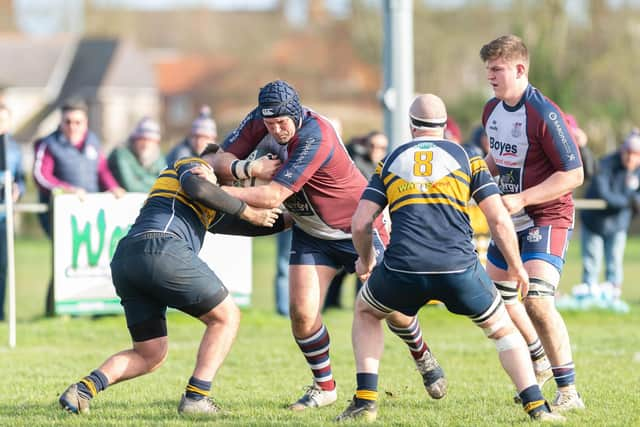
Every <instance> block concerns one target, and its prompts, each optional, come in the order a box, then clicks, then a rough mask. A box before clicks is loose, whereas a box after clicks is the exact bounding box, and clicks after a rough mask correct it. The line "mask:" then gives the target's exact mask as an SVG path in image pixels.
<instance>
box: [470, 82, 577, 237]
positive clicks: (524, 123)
mask: <svg viewBox="0 0 640 427" xmlns="http://www.w3.org/2000/svg"><path fill="white" fill-rule="evenodd" d="M482 124H483V125H484V128H485V131H486V132H487V136H488V138H489V147H490V148H489V149H490V152H491V155H492V157H493V158H494V160H495V162H496V166H497V167H498V171H499V175H500V176H499V183H498V184H499V187H500V190H501V191H502V192H503V193H504V194H514V193H520V192H522V191H523V190H526V189H527V188H530V187H533V186H535V185H538V184H540V183H541V182H543V181H544V180H545V179H547V178H548V177H549V176H551V175H552V174H553V173H554V172H557V171H569V170H572V169H576V168H579V167H582V160H581V159H580V152H579V149H578V146H577V144H576V143H575V141H574V139H573V137H572V136H571V133H570V132H569V130H568V127H567V124H566V122H565V119H564V114H563V113H562V111H561V110H560V108H558V106H557V105H555V104H554V103H553V102H552V101H551V100H549V99H548V98H546V97H545V96H544V95H542V93H540V91H538V90H537V89H536V88H534V87H533V86H531V85H529V86H528V87H527V89H526V91H525V93H524V94H523V96H522V99H521V100H520V102H519V103H518V104H517V105H516V106H514V107H510V106H509V105H507V104H505V103H504V102H502V101H500V100H498V99H496V98H493V99H491V100H490V101H489V102H487V104H486V105H485V107H484V112H483V114H482ZM512 218H513V222H514V225H515V226H516V230H517V231H521V230H524V229H526V228H529V227H532V226H534V225H553V226H557V227H567V228H571V227H573V220H574V207H573V198H572V196H571V192H568V193H566V194H563V195H562V196H560V197H559V198H557V199H554V200H551V201H549V202H546V203H541V204H539V205H531V206H527V207H525V208H524V210H523V211H521V212H518V213H516V214H514V215H513V216H512Z"/></svg>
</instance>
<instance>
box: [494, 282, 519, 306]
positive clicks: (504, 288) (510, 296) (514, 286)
mask: <svg viewBox="0 0 640 427" xmlns="http://www.w3.org/2000/svg"><path fill="white" fill-rule="evenodd" d="M493 284H494V285H495V287H496V289H498V292H500V295H501V296H502V300H503V301H504V303H505V304H507V305H510V304H515V303H517V302H518V283H517V282H513V281H508V280H505V281H498V282H493Z"/></svg>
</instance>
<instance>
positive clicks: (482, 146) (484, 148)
mask: <svg viewBox="0 0 640 427" xmlns="http://www.w3.org/2000/svg"><path fill="white" fill-rule="evenodd" d="M462 148H464V150H465V151H466V152H467V154H468V155H469V157H475V156H480V157H482V158H484V156H486V155H487V153H488V152H489V139H488V138H487V133H486V132H485V131H484V127H483V126H482V125H478V126H476V127H475V128H473V130H472V131H471V137H470V138H469V141H467V142H465V143H464V144H462Z"/></svg>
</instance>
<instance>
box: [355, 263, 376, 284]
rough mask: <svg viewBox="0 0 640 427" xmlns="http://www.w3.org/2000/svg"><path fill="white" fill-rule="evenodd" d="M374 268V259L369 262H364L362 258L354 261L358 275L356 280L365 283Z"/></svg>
mask: <svg viewBox="0 0 640 427" xmlns="http://www.w3.org/2000/svg"><path fill="white" fill-rule="evenodd" d="M375 266H376V260H375V258H374V259H373V260H372V261H371V262H365V261H363V260H362V258H360V257H358V259H357V260H356V274H357V275H358V279H360V281H361V282H362V283H364V282H366V281H367V279H369V276H371V272H372V271H373V268H374V267H375Z"/></svg>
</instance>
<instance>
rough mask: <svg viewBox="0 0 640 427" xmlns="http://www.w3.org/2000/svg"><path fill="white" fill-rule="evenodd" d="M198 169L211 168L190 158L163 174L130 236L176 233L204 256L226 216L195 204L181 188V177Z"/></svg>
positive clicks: (203, 162) (157, 180)
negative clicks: (207, 238)
mask: <svg viewBox="0 0 640 427" xmlns="http://www.w3.org/2000/svg"><path fill="white" fill-rule="evenodd" d="M198 165H205V166H207V167H209V165H208V164H207V162H205V161H204V160H202V159H201V158H198V157H189V158H184V159H180V160H178V161H176V162H175V164H174V165H173V166H170V167H168V168H166V169H165V170H163V171H162V172H161V173H160V175H159V176H158V178H157V179H156V182H155V183H154V184H153V187H151V191H150V192H149V196H148V197H147V200H145V202H144V205H143V207H142V209H140V213H139V214H138V217H137V218H136V220H135V222H134V224H133V225H132V226H131V229H130V230H129V233H128V236H134V235H136V234H139V233H143V232H147V231H162V232H167V233H173V234H175V235H177V236H178V237H180V238H182V239H184V240H185V241H187V242H188V243H189V245H190V246H191V249H193V251H194V252H195V253H198V252H200V248H201V247H202V241H203V240H204V235H205V232H206V231H207V229H208V228H209V227H210V226H211V225H212V224H213V223H214V222H215V221H216V220H217V219H219V218H220V217H221V216H222V214H221V213H219V212H217V211H215V210H214V209H210V208H208V207H206V206H204V205H203V204H202V203H199V202H195V201H193V200H191V198H190V197H189V196H188V195H187V194H186V193H185V192H184V190H183V189H182V187H181V185H180V179H181V177H182V176H183V175H184V174H185V173H187V172H189V170H190V169H191V168H193V167H195V166H198Z"/></svg>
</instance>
